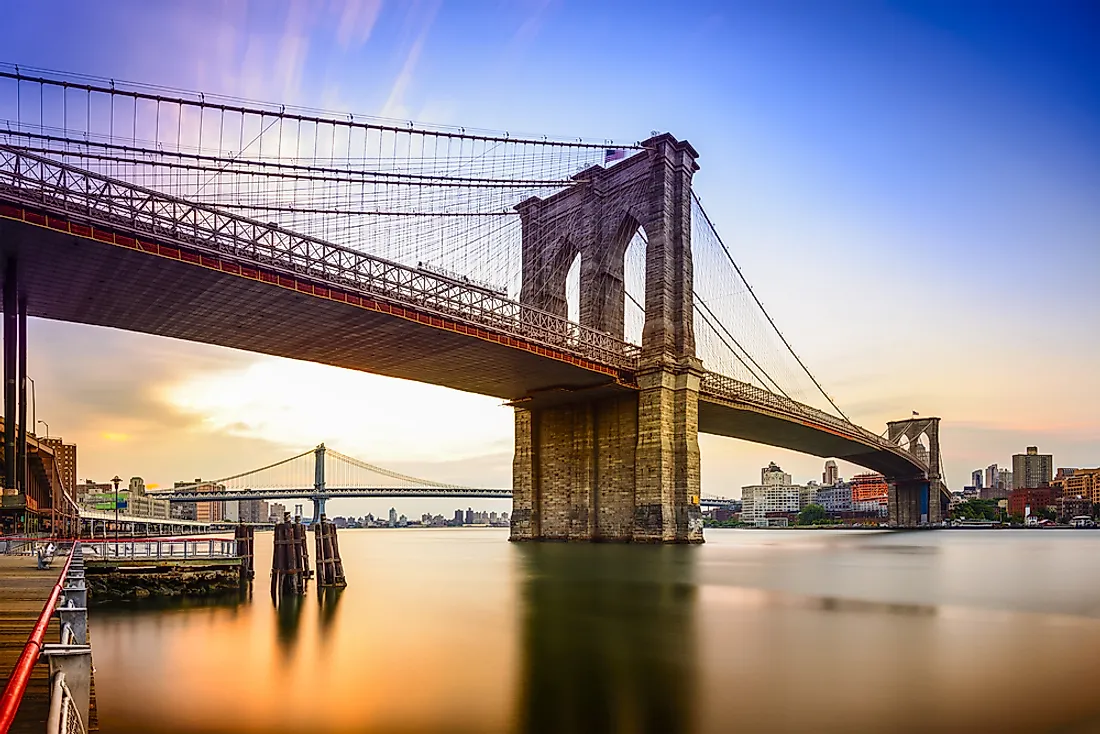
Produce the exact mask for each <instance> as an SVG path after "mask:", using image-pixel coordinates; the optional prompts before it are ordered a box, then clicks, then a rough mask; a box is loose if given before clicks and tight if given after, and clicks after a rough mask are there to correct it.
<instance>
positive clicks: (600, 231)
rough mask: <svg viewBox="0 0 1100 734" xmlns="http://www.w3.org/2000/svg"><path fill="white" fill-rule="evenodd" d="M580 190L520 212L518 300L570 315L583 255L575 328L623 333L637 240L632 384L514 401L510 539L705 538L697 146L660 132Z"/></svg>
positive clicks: (526, 204) (596, 169)
mask: <svg viewBox="0 0 1100 734" xmlns="http://www.w3.org/2000/svg"><path fill="white" fill-rule="evenodd" d="M642 146H643V147H644V151H642V152H641V153H638V154H636V155H634V156H632V157H630V158H628V159H627V160H625V161H622V162H621V163H618V164H617V165H614V166H612V167H609V168H603V167H601V166H598V165H597V166H591V167H590V168H587V169H585V170H583V171H581V172H579V173H577V174H576V175H575V176H574V180H575V181H576V185H574V186H572V187H570V188H568V189H565V190H563V191H560V192H558V193H556V194H554V195H552V196H549V197H546V198H539V197H532V198H529V199H527V200H525V201H523V202H522V203H520V204H519V205H518V206H517V207H516V209H517V210H518V212H519V215H520V220H521V222H522V229H523V240H522V255H523V270H522V276H523V284H522V289H521V292H520V301H521V302H523V303H525V304H528V305H531V306H535V307H537V308H540V309H542V310H544V311H548V312H550V313H553V314H556V315H559V316H562V317H566V316H567V301H566V276H567V272H568V270H569V267H570V265H571V264H572V262H573V261H574V258H576V257H577V256H579V257H580V303H579V321H580V328H582V329H583V328H588V329H593V330H596V331H600V332H604V333H607V334H610V335H613V336H616V337H619V338H622V337H623V336H624V313H625V298H626V290H625V283H624V258H625V255H626V250H627V246H628V245H629V244H630V241H631V239H632V238H633V236H634V234H635V232H637V231H638V230H639V229H640V230H641V231H642V232H644V234H645V239H646V240H647V242H646V251H645V255H646V266H645V322H644V326H643V329H642V344H641V350H640V359H639V368H638V369H637V370H636V371H635V372H634V373H633V374H632V375H631V376H630V377H629V378H628V379H632V380H634V381H635V383H636V384H635V385H634V386H633V387H636V389H629V390H627V389H623V386H622V385H621V384H609V385H608V386H605V387H603V388H593V389H587V390H581V391H576V392H571V391H569V390H568V386H563V388H565V389H562V390H555V391H546V392H545V393H543V394H538V395H531V396H528V399H527V400H524V401H520V402H517V403H516V405H517V407H516V417H515V420H516V431H515V441H516V446H515V459H514V465H513V472H512V483H513V512H512V535H511V538H512V540H544V539H545V540H577V541H581V540H608V541H635V542H658V543H659V542H678V543H701V542H702V541H703V530H702V517H701V513H700V509H699V438H698V423H699V421H698V401H699V385H700V379H701V377H702V364H701V362H700V361H699V360H698V359H697V358H696V357H695V334H694V329H693V326H692V314H693V303H692V260H691V208H692V195H691V180H692V176H693V175H694V173H695V171H697V170H698V164H697V163H696V159H697V158H698V153H696V151H695V149H694V148H692V146H691V145H690V144H689V143H688V142H686V141H681V140H677V139H676V138H674V137H672V136H671V135H668V134H662V135H657V136H655V137H652V138H650V139H649V140H646V141H645V142H643V143H642Z"/></svg>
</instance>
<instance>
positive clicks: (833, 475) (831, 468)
mask: <svg viewBox="0 0 1100 734" xmlns="http://www.w3.org/2000/svg"><path fill="white" fill-rule="evenodd" d="M838 481H840V472H839V470H838V469H837V468H836V462H835V461H833V460H832V459H828V460H827V461H826V462H825V471H824V472H822V474H821V484H822V485H824V486H826V487H832V486H833V485H834V484H836V483H837V482H838Z"/></svg>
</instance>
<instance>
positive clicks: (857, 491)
mask: <svg viewBox="0 0 1100 734" xmlns="http://www.w3.org/2000/svg"><path fill="white" fill-rule="evenodd" d="M850 481H851V485H852V509H853V510H854V511H855V512H877V513H878V514H879V515H886V514H887V513H888V511H889V506H888V502H889V498H890V485H889V484H887V483H886V477H884V476H882V475H881V474H878V473H877V472H868V473H865V474H856V475H855V476H854V477H852V479H851V480H850Z"/></svg>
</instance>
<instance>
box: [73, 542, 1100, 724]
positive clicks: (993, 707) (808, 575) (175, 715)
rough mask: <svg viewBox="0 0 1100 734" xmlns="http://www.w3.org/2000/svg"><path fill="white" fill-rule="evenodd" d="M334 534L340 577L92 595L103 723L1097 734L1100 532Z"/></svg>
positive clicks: (264, 566) (262, 578)
mask: <svg viewBox="0 0 1100 734" xmlns="http://www.w3.org/2000/svg"><path fill="white" fill-rule="evenodd" d="M507 537H508V536H507V531H506V530H480V529H447V530H444V529H441V530H409V529H405V530H348V531H341V535H340V546H341V550H342V553H343V557H344V565H345V569H346V573H347V577H348V588H347V589H346V590H345V591H343V592H342V593H340V594H338V595H333V594H329V595H320V596H319V595H318V594H317V593H315V592H316V590H315V589H313V588H311V589H310V593H309V594H307V595H306V596H305V597H303V598H301V600H300V602H298V603H290V602H284V603H283V604H282V605H281V606H280V607H279V608H278V609H277V608H276V607H275V606H274V605H273V603H272V601H271V598H270V596H269V595H268V592H267V588H268V587H267V571H268V569H269V568H270V557H271V534H270V533H267V534H260V535H257V538H256V549H257V569H258V571H257V581H256V584H255V588H254V592H253V594H252V596H251V599H243V600H242V599H231V600H224V601H220V602H218V603H204V604H197V603H196V604H194V605H191V606H181V605H178V604H177V605H174V606H172V607H166V608H159V609H158V608H145V607H142V608H128V609H125V610H105V609H96V610H94V611H93V614H92V617H91V632H92V637H93V651H94V652H93V654H94V664H95V668H96V673H95V685H96V695H97V701H98V706H99V720H100V724H101V730H102V731H104V732H108V733H110V732H237V733H240V732H266V731H278V732H282V733H284V734H290V733H293V732H395V733H396V732H402V733H404V732H515V731H532V732H589V731H591V732H604V731H610V732H654V733H656V734H675V733H676V732H685V733H686V732H726V731H777V732H778V731H796V732H853V731H890V732H910V731H911V732H925V731H937V732H948V731H982V732H1009V731H1069V732H1086V731H1090V732H1091V731H1100V532H1090V531H1084V530H1080V531H1055V530H1019V531H1010V530H973V531H966V530H948V531H938V532H910V533H878V532H866V531H864V532H858V531H854V532H844V531H797V530H785V531H780V530H776V531H767V530H750V531H745V530H708V531H707V535H706V539H707V542H706V544H705V545H703V546H698V547H639V546H618V545H564V544H532V545H518V544H512V543H508V542H507Z"/></svg>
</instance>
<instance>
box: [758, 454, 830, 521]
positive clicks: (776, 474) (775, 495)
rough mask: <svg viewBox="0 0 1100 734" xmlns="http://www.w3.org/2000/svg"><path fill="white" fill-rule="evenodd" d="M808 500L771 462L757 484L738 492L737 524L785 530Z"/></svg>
mask: <svg viewBox="0 0 1100 734" xmlns="http://www.w3.org/2000/svg"><path fill="white" fill-rule="evenodd" d="M812 496H813V495H812V494H808V493H807V487H802V486H798V485H793V484H791V475H790V474H787V473H786V472H784V471H783V470H782V469H780V468H779V466H778V465H776V463H775V462H774V461H773V462H771V463H769V464H768V465H767V466H766V467H764V468H763V469H761V470H760V484H754V485H750V486H748V487H742V488H741V502H742V507H741V520H742V521H744V522H746V523H748V524H749V525H755V526H757V527H774V526H786V525H787V524H788V520H789V517H792V516H794V515H797V514H798V512H799V511H800V510H801V509H802V508H804V507H805V506H806V503H808V499H809V497H812Z"/></svg>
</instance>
